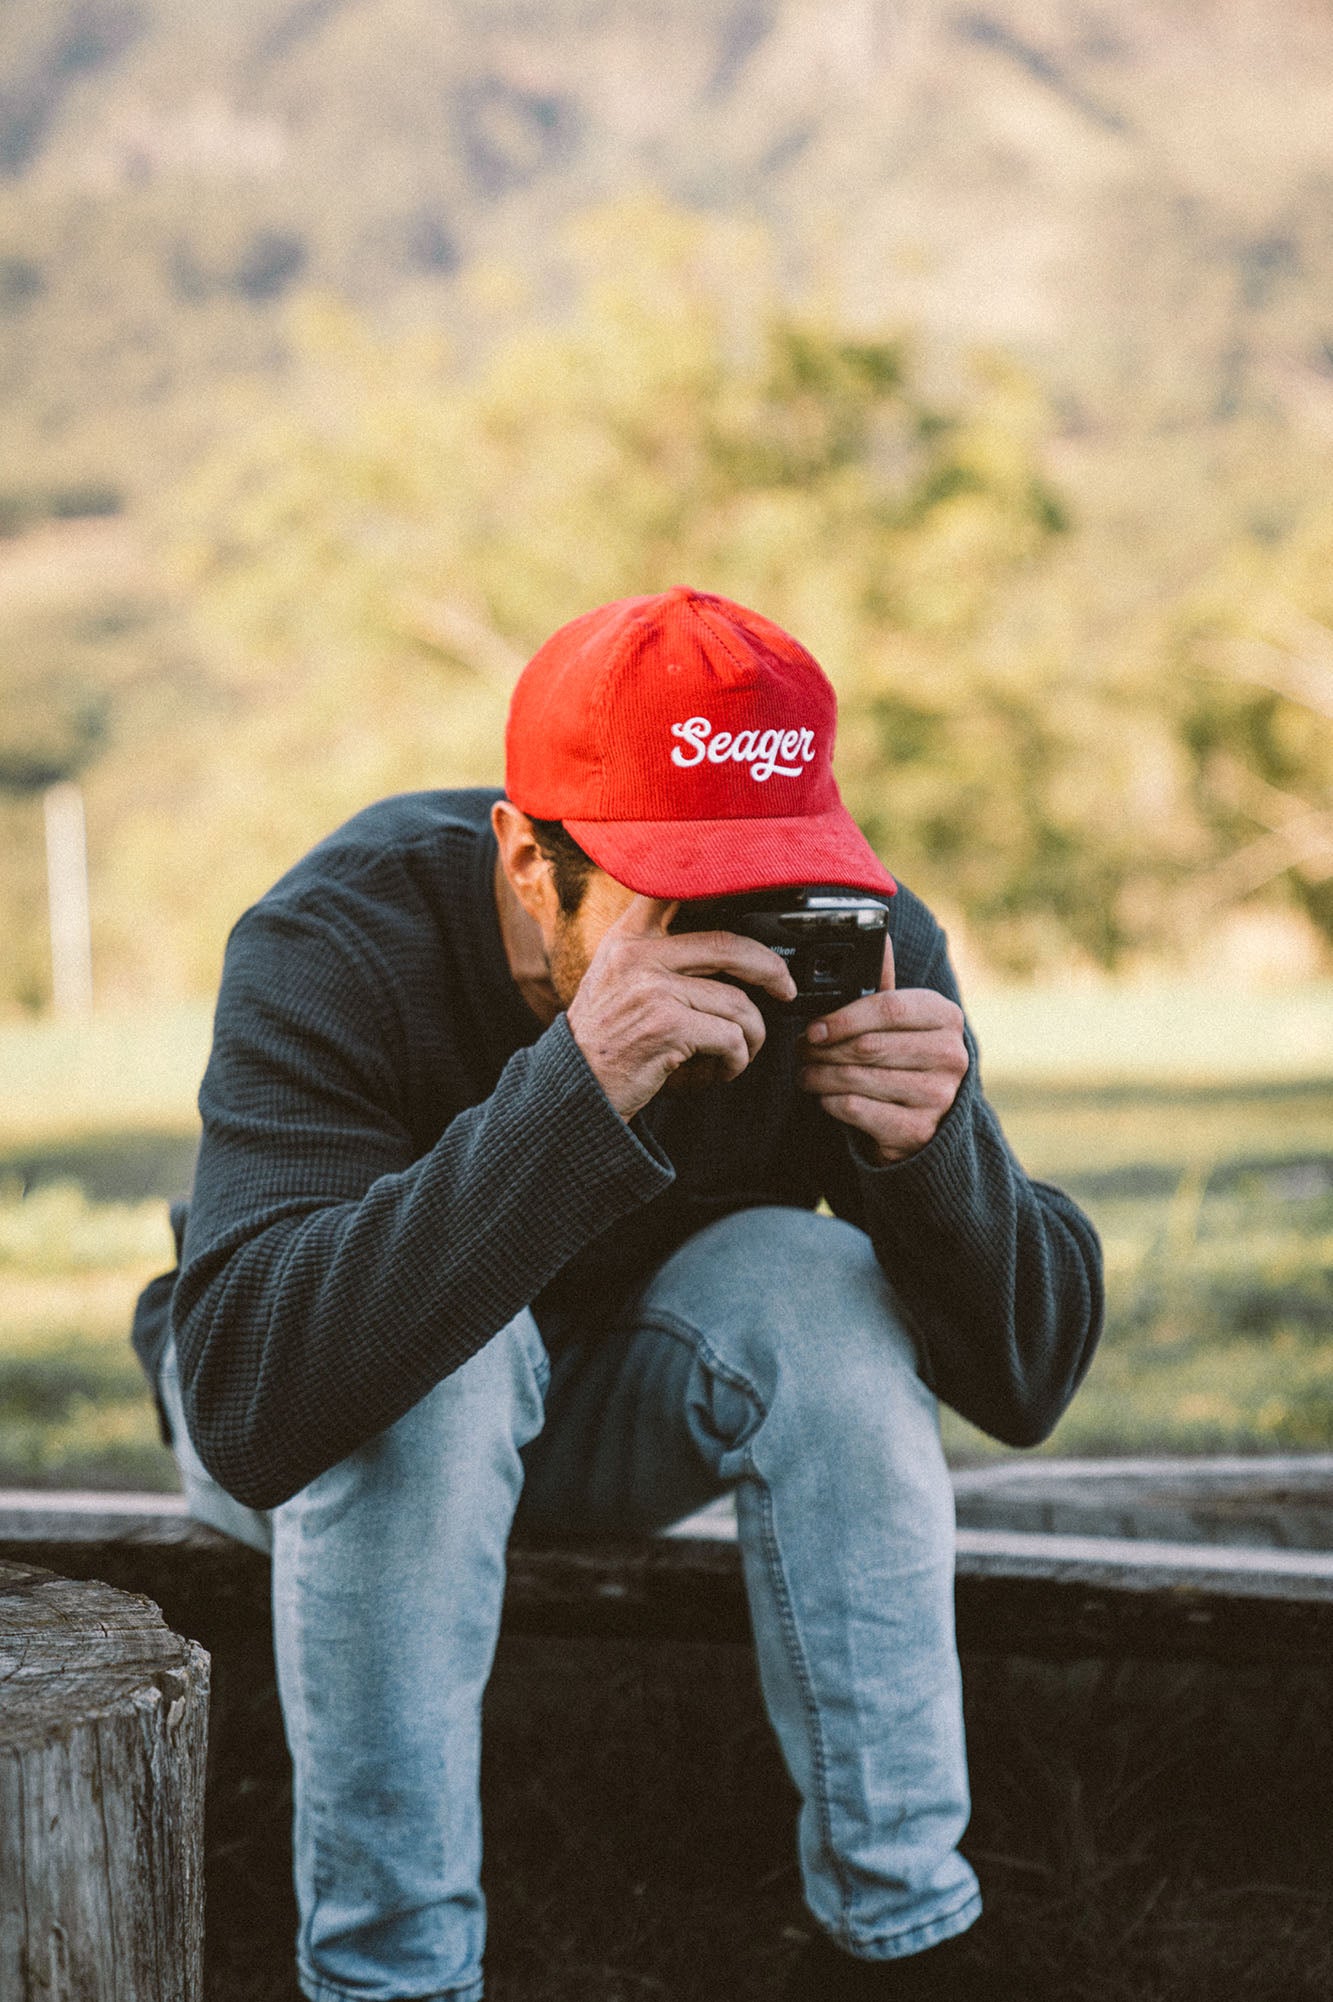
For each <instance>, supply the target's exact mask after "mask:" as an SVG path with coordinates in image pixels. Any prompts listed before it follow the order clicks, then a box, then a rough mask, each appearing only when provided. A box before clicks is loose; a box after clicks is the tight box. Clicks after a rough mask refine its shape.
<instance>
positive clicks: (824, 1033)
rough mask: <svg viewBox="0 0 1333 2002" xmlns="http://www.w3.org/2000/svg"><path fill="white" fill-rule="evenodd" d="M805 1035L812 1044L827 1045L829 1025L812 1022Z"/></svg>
mask: <svg viewBox="0 0 1333 2002" xmlns="http://www.w3.org/2000/svg"><path fill="white" fill-rule="evenodd" d="M805 1033H806V1036H807V1037H808V1039H809V1040H810V1041H811V1042H812V1043H826V1042H827V1041H828V1024H827V1023H826V1022H812V1023H811V1024H810V1027H809V1028H808V1029H807V1030H806V1032H805Z"/></svg>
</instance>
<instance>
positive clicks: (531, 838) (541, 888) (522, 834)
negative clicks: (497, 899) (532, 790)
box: [491, 799, 560, 930]
mask: <svg viewBox="0 0 1333 2002" xmlns="http://www.w3.org/2000/svg"><path fill="white" fill-rule="evenodd" d="M491 826H492V827H493V828H494V830H495V839H496V842H497V844H498V846H499V850H500V867H501V868H502V869H503V870H504V872H505V875H506V877H507V878H508V881H509V886H510V888H511V889H512V890H513V892H514V895H515V896H516V897H517V898H518V901H519V902H520V904H522V906H523V908H524V910H525V911H526V912H527V914H528V916H529V917H530V918H535V919H536V921H537V923H538V924H539V925H541V926H542V928H543V930H545V928H546V926H547V925H548V924H552V923H554V921H555V917H556V913H557V912H558V910H559V908H560V900H559V898H558V897H557V896H556V892H555V877H554V874H553V872H552V868H551V864H550V862H549V861H548V860H547V858H546V856H545V855H543V853H542V851H541V849H540V848H539V847H538V845H537V837H536V835H535V834H534V833H533V831H532V822H531V821H530V820H529V819H528V816H527V814H526V813H520V812H519V810H518V808H517V807H516V806H515V805H514V804H513V802H512V800H507V799H497V800H496V802H495V805H494V806H493V807H492V808H491Z"/></svg>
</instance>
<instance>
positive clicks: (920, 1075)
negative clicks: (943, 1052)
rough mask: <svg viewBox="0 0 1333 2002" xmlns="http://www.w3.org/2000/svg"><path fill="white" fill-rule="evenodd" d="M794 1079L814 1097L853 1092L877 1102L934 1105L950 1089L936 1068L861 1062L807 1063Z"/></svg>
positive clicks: (941, 1101)
mask: <svg viewBox="0 0 1333 2002" xmlns="http://www.w3.org/2000/svg"><path fill="white" fill-rule="evenodd" d="M798 1082H799V1083H800V1086H801V1089H802V1090H803V1091H809V1092H813V1093H814V1095H815V1096H816V1097H817V1098H823V1099H828V1098H840V1097H847V1096H854V1097H857V1098H866V1099H874V1100H875V1101H876V1102H877V1103H879V1104H881V1105H919V1106H927V1105H937V1106H938V1105H942V1104H943V1103H945V1101H946V1099H947V1098H949V1097H951V1096H952V1092H953V1080H952V1079H948V1080H944V1079H941V1077H940V1074H939V1072H938V1071H898V1070H875V1069H873V1068H871V1067H869V1066H867V1065H865V1064H818V1065H809V1066H807V1067H806V1068H805V1069H803V1070H802V1071H801V1072H800V1074H799V1079H798ZM946 1084H947V1085H948V1090H947V1091H946V1089H945V1085H946Z"/></svg>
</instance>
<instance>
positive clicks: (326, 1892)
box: [136, 589, 1101, 2002]
mask: <svg viewBox="0 0 1333 2002" xmlns="http://www.w3.org/2000/svg"><path fill="white" fill-rule="evenodd" d="M833 730H834V698H833V691H832V689H831V687H830V685H829V683H828V681H827V680H826V678H825V677H824V675H823V673H822V672H821V670H820V669H819V667H818V666H817V665H816V663H815V661H814V660H813V659H812V658H811V657H810V655H809V654H808V653H807V652H806V651H805V650H804V648H802V647H801V646H799V645H798V644H797V643H796V641H795V640H793V639H792V638H791V637H790V636H789V635H787V634H786V633H784V632H783V631H781V630H780V629H779V628H778V627H776V626H774V625H772V624H771V623H770V622H769V621H768V620H766V619H764V618H762V617H760V616H759V615H758V614H756V613H754V612H750V611H747V610H745V609H743V608H742V607H741V606H739V605H735V604H732V603H731V602H729V601H728V600H726V599H723V598H719V597H716V596H710V595H706V594H704V593H700V592H695V591H691V590H685V589H676V590H672V591H668V592H666V593H664V594H662V595H660V596H657V597H647V598H637V599H629V600H625V601H622V602H620V603H617V604H614V605H609V606H605V607H602V608H600V609H599V610H597V611H594V612H590V613H588V614H587V615H586V616H585V617H583V618H580V619H576V620H574V621H573V623H572V624H571V625H568V626H566V627H563V628H562V629H561V630H560V631H559V632H558V633H556V634H555V635H554V637H553V638H552V639H551V640H549V641H548V642H547V643H546V645H545V646H544V647H542V648H541V649H540V651H539V652H538V653H537V654H536V656H535V657H534V659H533V660H532V661H531V662H530V663H529V665H528V667H527V669H526V670H525V671H524V674H523V675H522V677H521V678H520V680H519V683H518V685H517V688H516V690H515V694H514V698H513V702H512V705H511V709H510V716H509V723H508V729H507V735H506V745H507V769H506V791H505V794H504V796H502V797H501V796H497V795H495V794H491V793H480V792H456V793H448V792H438V793H421V794H414V795H406V796H403V797H400V798H396V799H390V800H386V801H384V802H382V803H381V804H379V805H377V806H374V807H371V808H369V809H368V810H367V811H366V812H364V813H361V814H358V815H357V816H356V818H355V819H353V820H352V821H350V822H349V823H348V824H347V825H346V826H345V827H343V828H341V829H340V830H339V831H338V832H337V833H335V834H334V835H332V836H330V837H329V839H328V840H326V841H324V842H322V843H321V844H320V845H319V847H317V848H316V849H315V850H314V851H313V852H312V853H311V854H310V855H309V856H307V857H306V859H305V860H304V861H303V862H301V863H300V864H299V865H298V866H297V867H296V868H295V869H293V870H292V871H290V872H289V874H288V875H286V876H284V877H283V878H282V880H281V881H280V882H279V883H278V884H277V885H276V886H275V887H274V889H273V890H271V891H270V892H269V893H268V895H267V896H265V897H264V898H262V899H261V900H260V902H259V903H258V904H257V905H255V906H254V907H253V908H252V909H251V910H249V911H247V912H246V913H245V915H244V916H243V917H242V918H241V919H240V921H239V923H238V924H237V925H236V927H235V929H234V931H233V933H232V935H231V938H230V940H229V942H228V948H227V955H226V966H225V971H224V975H223V981H222V990H221V995H220V999H219V1003H218V1010H217V1019H216V1027H215V1035H214V1044H213V1052H212V1056H211V1059H210V1062H209V1065H208V1070H207V1073H206V1075H205V1078H204V1081H203V1086H202V1090H201V1093H200V1110H201V1113H202V1117H203V1143H202V1148H201V1151H200V1155H199V1161H198V1167H197V1171H196V1178H195V1186H194V1192H193V1197H192V1202H191V1206H190V1211H189V1221H188V1228H187V1229H186V1231H185V1236H184V1245H183V1253H182V1257H181V1264H180V1270H179V1272H178V1274H176V1275H174V1285H173V1286H172V1290H171V1302H170V1331H169V1335H165V1334H163V1333H161V1332H159V1334H158V1335H157V1336H156V1337H155V1335H154V1326H153V1323H154V1315H153V1304H154V1300H155V1301H156V1304H157V1307H158V1310H159V1314H158V1318H159V1319H163V1318H165V1317H164V1316H163V1315H162V1314H161V1302H162V1293H163V1291H164V1290H165V1286H166V1284H167V1283H169V1282H165V1281H164V1282H157V1285H158V1292H157V1294H156V1295H155V1296H154V1298H153V1299H146V1301H145V1306H144V1310H143V1312H142V1314H141V1317H140V1326H139V1328H138V1329H137V1331H136V1338H137V1345H138V1347H139V1349H140V1352H141V1354H143V1355H144V1356H145V1359H146V1360H147V1362H148V1364H149V1367H150V1368H152V1369H153V1370H154V1372H155V1377H156V1380H157V1382H158V1384H159V1390H160V1395H161V1399H162V1402H163V1405H164V1407H165V1409H166V1411H167V1412H168V1414H169V1416H170V1420H171V1424H172V1430H173V1433H174V1442H175V1447H176V1452H177V1455H178V1458H179V1460H180V1464H181V1468H182V1473H183V1477H184V1481H185V1486H186V1491H187V1494H188V1495H189V1497H190V1501H191V1505H192V1507H193V1509H194V1511H195V1513H196V1514H198V1515H200V1516H202V1517H203V1518H204V1519H205V1520H210V1521H214V1522H216V1523H218V1524H219V1525H220V1526H222V1527H224V1528H228V1529H231V1530H232V1531H233V1532H234V1533H236V1534H239V1535H243V1536H246V1537H248V1538H249V1539H250V1540H252V1541H255V1542H258V1543H260V1544H261V1545H263V1546H264V1547H271V1549H272V1552H273V1592H274V1620H275V1643H276V1652H277V1666H278V1676H279V1687H280V1693H281V1698H282V1704H283V1713H284V1718H285V1722H286V1728H287V1733H288V1738H289V1742H290V1745H291V1749H292V1756H293V1761H294V1768H295V1776H296V1797H295V1828H294V1851H295V1870H296V1882H297V1892H298V1903H299V1908H300V1929H299V1935H298V1941H297V1955H298V1971H299V1976H300V1980H301V1984H302V1987H303V1989H304V1992H305V1993H306V1995H307V1996H309V1997H310V1998H311V2002H344V1998H352V1997H358V1998H371V2002H398V1998H407V1997H426V1996H430V1997H438V1998H449V2002H476V1998H478V1997H480V1996H481V1994H482V1992H483V1990H482V1971H481V1962H482V1949H483V1934H484V1908H483V1903H482V1898H481V1892H480V1889H479V1883H478V1871H479V1860H480V1827H479V1809H478V1795H477V1772H478V1755H479V1734H480V1725H479V1718H480V1703H481V1696H482V1691H483V1688H484V1686H485V1683H486V1679H487V1676H488V1674H489V1671H490V1666H491V1659H492V1652H493V1648H494V1644H495V1638H496V1629H497V1625H498V1621H499V1615H500V1605H501V1597H502V1593H503V1586H504V1568H505V1545H506V1540H507V1537H508V1534H509V1530H510V1525H511V1522H512V1520H513V1519H514V1516H515V1513H516V1512H518V1513H519V1514H520V1515H521V1517H523V1518H525V1519H528V1520H530V1521H532V1522H533V1523H535V1524H540V1525H541V1526H542V1527H543V1528H548V1529H549V1528H561V1527H563V1528H566V1529H569V1530H575V1529H578V1530H593V1531H606V1530H611V1531H620V1532H623V1531H635V1530H642V1529H645V1528H648V1527H652V1526H656V1525H662V1524H665V1523H668V1522H670V1521H673V1520H675V1519H677V1518H679V1517H680V1516H682V1515H685V1514H687V1513H688V1512H690V1511H691V1510H693V1509H695V1508H696V1507H698V1506H700V1505H701V1504H702V1503H704V1502H705V1501H707V1500H709V1499H710V1498H712V1497H714V1496H716V1495H717V1494H719V1493H721V1492H723V1491H725V1490H729V1489H730V1490H734V1492H735V1496H736V1506H737V1516H738V1524H739V1536H740V1546H741V1552H742V1557H743V1560H744V1569H745V1580H746V1586H747V1590H748V1593H749V1598H750V1604H751V1608H752V1613H753V1624H754V1632H755V1640H756V1648H757V1654H758V1663H759V1669H760V1675H761V1680H762V1685H763V1691H764V1697H765V1701H766V1704H767V1707H768V1711H769V1714H770V1717H771V1719H772V1722H773V1726H774V1729H775V1731H776V1733H777V1737H778V1740H779V1742H780V1745H781V1749H782V1752H783V1755H784V1757H785V1759H786V1762H787V1765H788V1768H789V1770H790V1772H791V1774H792V1777H793V1779H794V1780H795V1783H796V1785H797V1788H798V1789H799V1792H800V1795H801V1803H802V1804H801V1811H800V1823H799V1846H800V1861H801V1869H802V1878H803V1884H804V1889H805V1895H806V1898H807V1901H808V1904H809V1907H810V1910H811V1912H812V1913H813V1916H814V1919H815V1920H816V1921H817V1927H818V1931H817V1934H816V1937H815V1941H814V1943H813V1945H812V1946H811V1948H810V1949H809V1951H808V1952H807V1953H806V1954H805V1955H804V1957H803V1958H802V1959H801V1960H800V1962H799V1964H798V1965H797V1966H796V1968H795V1969H794V1970H793V1973H792V1977H791V1983H792V1985H791V1986H790V1988H789V1991H788V1993H789V1995H790V1996H791V1997H792V1998H794V2002H826V1999H827V2002H831V1998H835V1997H838V1996H860V1995H866V1996H885V1997H894V1996H926V1995H930V1996H946V1995H947V1996H951V1997H961V1996H963V1995H965V1994H967V1993H971V1992H972V1991H971V1990H970V1989H968V1988H967V1987H966V1986H965V1977H966V1965H967V1959H968V1956H967V1954H966V1952H965V1951H964V1950H963V1949H962V1947H961V1945H960V1941H961V1936H962V1935H963V1933H964V1932H965V1931H966V1930H967V1929H968V1928H969V1927H970V1926H971V1925H972V1924H973V1922H974V1920H975V1919H976V1917H977V1915H978V1912H979V1909H980V1899H979V1895H978V1890H977V1884H976V1879H975V1877H974V1875H973V1872H972V1870H971V1868H970V1867H969V1865H968V1864H967V1862H966V1861H965V1860H964V1859H963V1857H962V1856H961V1855H960V1854H959V1852H958V1849H957V1843H958V1840H959V1837H960V1836H961V1834H962V1832H963V1828H964V1826H965V1823H966V1818H967V1811H968V1796H967V1776H966V1767H965V1758H964V1747H963V1733H962V1722H961V1711H960V1700H959V1675H958V1661H957V1653H956V1648H955V1643H954V1634H953V1622H952V1582H953V1511H952V1497H951V1490H950V1484H949V1478H948V1474H947V1470H946V1468H945V1465H944V1462H943V1458H942V1455H941V1451H940V1444H939V1436H938V1427H937V1422H936V1397H937V1396H939V1397H943V1398H945V1399H947V1400H948V1401H949V1402H950V1403H952V1404H954V1405H955V1406H957V1408H958V1409H960V1410H961V1411H963V1412H964V1413H966V1415H967V1416H969V1417H970V1418H972V1419H973V1420H974V1421H975V1422H976V1423H978V1424H980V1425H982V1426H984V1427H986V1428H987V1429H988V1430H990V1431H991V1432H993V1433H995V1434H996V1435H997V1436H999V1437H1000V1438H1002V1439H1006V1440H1009V1441H1011V1442H1013V1443H1017V1444H1028V1443H1032V1442H1034V1441H1036V1440H1037V1439H1039V1438H1041V1437H1042V1436H1044V1435H1045V1433H1046V1432H1047V1431H1048V1430H1049V1429H1050V1427H1051V1426H1052V1425H1053V1423H1054V1422H1055V1419H1056V1418H1057V1417H1058V1415H1059V1413H1060V1411H1061V1410H1062V1409H1063V1407H1064V1405H1065V1403H1066V1402H1067V1400H1068V1398H1069V1397H1070V1396H1071V1395H1072V1393H1073V1390H1074V1388H1075V1386H1076V1384H1077V1382H1078V1380H1079V1378H1080V1376H1081V1374H1082V1372H1083V1370H1084V1368H1085V1367H1086V1365H1087V1362H1088V1359H1089V1356H1090V1353H1091V1350H1092V1347H1093V1344H1094V1342H1095V1340H1096V1337H1097V1331H1098V1326H1099V1321H1100V1311H1101V1287H1100V1265H1099V1249H1098V1245H1097V1240H1096V1236H1095V1233H1094V1232H1093V1230H1092V1227H1091V1225H1090V1224H1089V1223H1088V1221H1087V1219H1086V1218H1085V1217H1084V1216H1083V1215H1082V1214H1081V1213H1080V1211H1079V1210H1078V1209H1077V1208H1075V1206H1074V1205H1073V1204H1072V1203H1071V1202H1070V1201H1069V1200H1068V1199H1067V1198H1066V1197H1064V1196H1063V1195H1062V1194H1060V1193H1059V1192H1058V1191H1056V1190H1054V1189H1050V1188H1047V1187H1044V1186H1043V1185H1041V1184H1040V1183H1034V1182H1030V1181H1029V1180H1028V1179H1027V1178H1026V1177H1025V1176H1024V1174H1023V1173H1022V1171H1021V1169H1020V1168H1019V1167H1018V1165H1017V1163H1016V1162H1015V1160H1014V1158H1013V1156H1012V1155H1011V1154H1010V1152H1009V1150H1008V1148H1007V1147H1006V1145H1005V1142H1004V1139H1003V1137H1002V1135H1001V1132H1000V1129H999V1126H998V1124H997V1123H996V1120H995V1116H994V1114H993V1113H992V1112H991V1110H990V1109H989V1107H988V1106H987V1104H986V1101H985V1099H984V1098H983V1096H982V1094H981V1089H980V1084H979V1081H978V1078H977V1058H976V1050H975V1047H974V1046H973V1043H972V1040H971V1037H970V1035H969V1032H968V1030H967V1027H966V1025H965V1022H964V1019H963V1015H962V1012H961V1009H960V1007H959V1003H958V996H957V991H956V988H955V984H954V980H953V975H952V972H951V970H950V967H949V963H948V957H947V953H946V949H945V942H944V937H943V934H942V933H941V931H940V929H939V927H938V926H937V924H936V923H935V921H934V919H933V918H932V917H931V916H930V914H929V912H928V911H927V910H926V909H925V907H924V906H923V905H922V904H921V903H920V902H919V901H918V900H917V899H915V898H914V897H913V896H912V895H911V893H910V892H909V891H908V890H906V889H898V888H897V887H896V886H895V884H894V882H893V880H892V878H891V877H890V876H889V875H888V874H887V873H886V872H885V870H884V869H883V867H882V865H881V864H880V862H879V861H878V859H877V858H876V856H875V855H874V854H873V852H872V851H871V849H870V848H869V846H868V844H867V843H866V841H865V840H864V838H863V836H862V835H861V834H860V833H859V831H858V830H857V828H856V826H855V824H854V823H853V822H852V820H851V819H850V817H849V815H848V814H847V812H846V809H845V808H844V807H843V806H842V803H841V801H840V800H839V798H838V794H837V790H836V787H835V785H834V780H833V776H832V767H831V762H830V760H831V755H832V749H833ZM809 883H821V884H841V885H847V886H850V887H853V888H857V889H861V890H869V891H873V892H876V893H878V894H879V895H880V896H882V897H884V898H886V899H890V900H891V902H890V911H891V922H890V933H889V940H890V942H889V945H888V946H887V948H886V950H885V953H884V962H883V971H882V975H881V979H880V985H879V989H878V991H877V992H874V993H867V994H865V995H864V996H863V997H862V998H860V999H858V1000H854V1001H852V1002H851V1003H849V1004H848V1005H846V1006H844V1007H842V1008H841V1009H839V1010H837V1011H836V1012H835V1013H833V1014H832V1015H831V1016H829V1017H826V1018H824V1019H822V1020H820V1021H816V1022H814V1023H813V1024H811V1025H809V1026H808V1027H807V1028H806V1029H805V1031H804V1033H802V1032H801V1025H800V1023H799V1022H795V1023H793V1022H792V1021H791V1020H790V1018H789V1017H788V1016H787V1015H785V1014H784V1004H785V1003H786V1002H787V1001H788V999H789V998H790V996H791V994H792V992H793V983H792V979H791V976H790V974H789V972H788V970H787V968H786V965H785V964H784V962H783V960H782V959H781V958H780V957H779V956H778V955H777V954H776V953H773V952H771V951H770V950H769V949H768V947H766V946H764V945H761V944H759V943H757V942H756V941H755V940H753V939H751V938H746V937H741V936H739V935H737V934H734V933H727V932H716V931H713V932H687V931H674V932H673V931H672V930H671V929H670V926H671V922H672V919H673V917H674V915H675V914H676V912H677V909H678V907H679V905H680V903H681V902H685V903H689V902H691V901H694V900H698V899H701V898H705V897H710V896H716V895H721V894H725V893H730V892H739V891H749V890H755V889H760V888H764V887H786V886H789V885H799V884H809ZM756 995H761V996H763V997H764V1006H763V1008H762V1009H761V1007H760V1006H759V1005H758V1004H757V1002H756V999H755V996H756ZM821 1199H824V1200H825V1201H826V1203H827V1205H828V1207H829V1208H830V1209H831V1210H832V1212H833V1214H832V1215H828V1214H817V1213H816V1208H817V1205H818V1204H819V1203H820V1201H821ZM987 1992H988V1994H989V1995H991V1996H995V1995H998V1994H999V1993H1000V1990H999V1987H998V1986H997V1982H996V1977H995V1976H994V1975H993V1974H992V1976H991V1977H990V1979H989V1983H988V1991H987Z"/></svg>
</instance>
